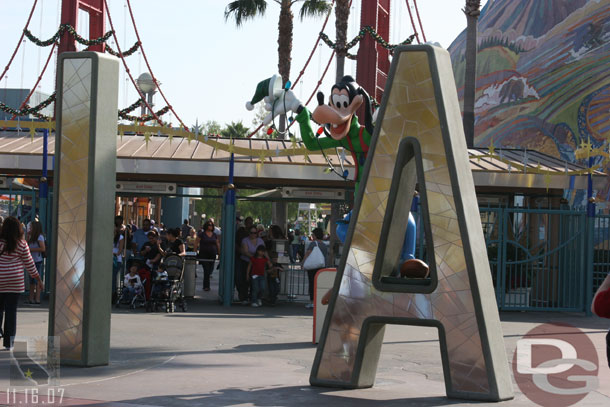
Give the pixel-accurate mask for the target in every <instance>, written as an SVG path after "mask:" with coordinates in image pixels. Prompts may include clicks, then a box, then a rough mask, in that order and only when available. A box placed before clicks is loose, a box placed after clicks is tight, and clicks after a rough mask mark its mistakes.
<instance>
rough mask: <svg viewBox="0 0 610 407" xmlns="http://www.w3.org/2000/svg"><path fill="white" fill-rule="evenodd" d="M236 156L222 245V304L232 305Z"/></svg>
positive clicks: (231, 164) (231, 168)
mask: <svg viewBox="0 0 610 407" xmlns="http://www.w3.org/2000/svg"><path fill="white" fill-rule="evenodd" d="M234 167H235V157H234V154H231V160H230V161H229V185H228V187H227V190H226V191H225V194H224V200H223V205H224V210H223V215H224V216H223V217H222V225H223V227H222V235H221V236H222V245H221V247H220V254H221V263H222V274H223V277H222V305H223V306H224V307H230V306H231V302H233V286H234V284H235V274H234V270H235V185H234V184H233V171H234Z"/></svg>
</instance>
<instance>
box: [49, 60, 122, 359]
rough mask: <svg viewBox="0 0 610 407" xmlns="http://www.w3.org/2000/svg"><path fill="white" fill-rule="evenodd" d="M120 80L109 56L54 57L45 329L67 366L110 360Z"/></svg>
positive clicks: (114, 61) (114, 62) (117, 64)
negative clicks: (52, 168) (52, 167)
mask: <svg viewBox="0 0 610 407" xmlns="http://www.w3.org/2000/svg"><path fill="white" fill-rule="evenodd" d="M118 84H119V62H118V59H116V58H114V57H111V56H108V55H104V54H100V53H97V52H65V53H62V54H61V55H60V56H59V60H58V67H57V101H56V109H57V110H56V120H57V121H56V129H55V159H56V160H57V162H56V164H55V171H54V194H53V227H52V233H53V234H54V239H53V247H52V256H51V259H52V260H51V261H52V262H53V263H52V267H51V276H50V279H51V299H50V307H49V336H52V337H56V338H55V340H57V339H59V346H60V361H61V363H62V364H64V365H76V366H99V365H107V364H108V360H109V353H110V307H111V278H112V267H113V264H112V256H111V255H110V253H112V241H113V226H114V224H113V222H112V219H113V215H114V196H115V193H114V191H115V182H116V135H117V121H118V113H117V111H118V110H117V109H118Z"/></svg>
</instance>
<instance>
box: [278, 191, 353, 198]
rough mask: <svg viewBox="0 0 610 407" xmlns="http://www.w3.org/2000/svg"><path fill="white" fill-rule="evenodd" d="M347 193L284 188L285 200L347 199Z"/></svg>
mask: <svg viewBox="0 0 610 407" xmlns="http://www.w3.org/2000/svg"><path fill="white" fill-rule="evenodd" d="M344 192H345V191H342V190H336V189H305V188H282V196H283V197H284V198H314V199H328V200H343V199H345V193H344Z"/></svg>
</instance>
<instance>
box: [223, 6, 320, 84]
mask: <svg viewBox="0 0 610 407" xmlns="http://www.w3.org/2000/svg"><path fill="white" fill-rule="evenodd" d="M273 2H275V3H277V4H279V5H280V17H279V21H278V30H279V34H278V38H277V45H278V50H277V54H278V64H277V68H278V72H279V74H280V76H281V77H282V80H283V81H284V83H286V82H288V79H289V78H290V63H291V61H292V57H291V54H292V29H293V19H294V15H293V13H292V6H293V5H294V4H296V3H303V5H302V6H301V10H300V11H299V17H300V18H301V20H303V19H304V18H305V17H310V16H312V17H313V16H321V15H324V14H325V13H327V12H328V11H329V10H330V7H331V3H330V2H329V1H328V0H273ZM267 3H268V0H235V1H231V2H230V3H229V4H228V5H227V8H226V10H225V20H228V19H229V18H230V17H231V16H233V17H234V18H235V25H236V26H237V27H240V26H241V25H242V24H243V23H244V22H245V21H246V20H249V19H253V18H255V17H257V16H261V17H262V16H264V15H265V12H266V11H267Z"/></svg>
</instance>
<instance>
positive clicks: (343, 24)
mask: <svg viewBox="0 0 610 407" xmlns="http://www.w3.org/2000/svg"><path fill="white" fill-rule="evenodd" d="M336 3H337V4H336V5H335V32H336V35H337V41H336V42H335V43H336V45H337V47H336V50H337V56H336V58H337V76H336V82H339V81H340V80H341V78H343V75H344V73H345V56H346V55H347V50H346V49H345V44H346V43H347V22H348V20H349V3H350V0H336Z"/></svg>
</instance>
